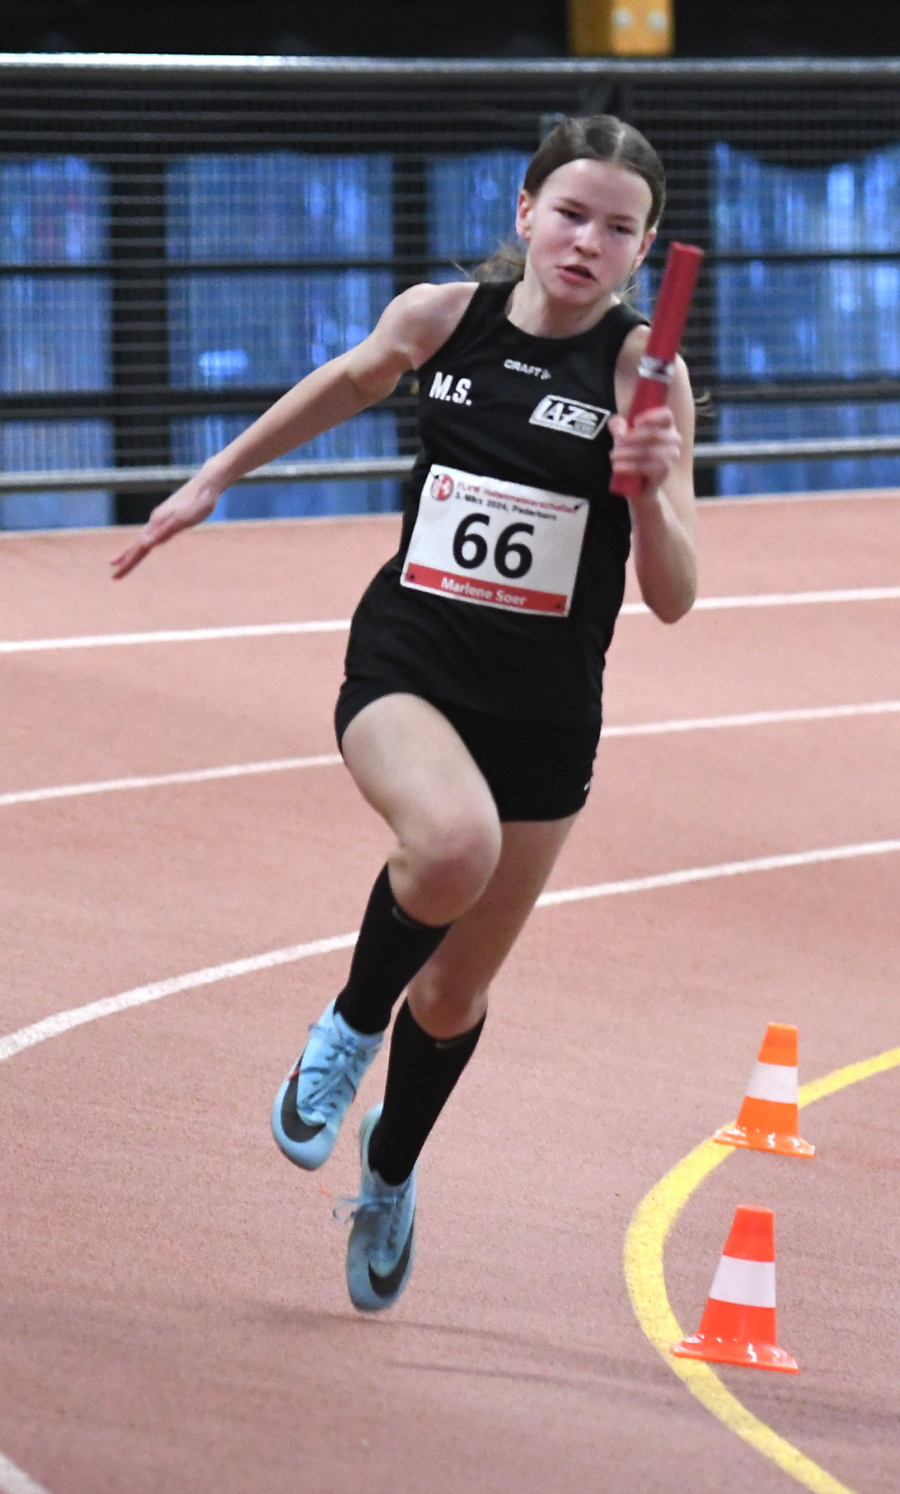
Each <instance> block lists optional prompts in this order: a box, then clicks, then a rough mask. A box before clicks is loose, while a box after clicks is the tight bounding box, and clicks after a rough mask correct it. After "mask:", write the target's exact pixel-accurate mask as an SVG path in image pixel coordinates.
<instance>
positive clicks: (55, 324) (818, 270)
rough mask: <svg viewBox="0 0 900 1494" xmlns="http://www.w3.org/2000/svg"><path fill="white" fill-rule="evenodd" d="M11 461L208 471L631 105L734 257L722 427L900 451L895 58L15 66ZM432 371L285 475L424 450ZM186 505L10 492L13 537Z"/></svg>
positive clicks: (738, 481) (285, 499) (5, 79)
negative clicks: (571, 141)
mask: <svg viewBox="0 0 900 1494" xmlns="http://www.w3.org/2000/svg"><path fill="white" fill-rule="evenodd" d="M0 75H2V84H3V98H4V103H3V109H2V113H0V400H2V411H0V463H2V467H3V469H4V470H5V471H6V472H15V471H30V472H34V471H41V470H47V471H49V470H58V469H69V468H74V469H77V468H81V469H96V468H104V467H110V466H115V467H129V468H133V467H140V466H148V467H149V466H153V467H158V466H165V465H168V464H171V463H186V464H190V463H195V462H199V461H201V460H202V459H203V458H204V457H205V456H206V455H207V454H209V453H210V452H211V451H213V450H215V449H217V448H218V447H219V446H220V445H221V444H222V443H223V441H225V440H227V439H229V438H230V437H231V436H232V435H233V434H235V433H236V432H237V431H239V430H240V429H242V428H243V427H244V426H245V425H246V424H247V423H248V422H249V421H250V420H251V419H252V418H253V417H254V416H255V415H256V414H257V413H259V412H260V411H261V410H262V409H264V408H265V407H266V406H267V405H268V404H270V403H271V402H272V400H273V399H274V398H276V397H277V395H278V394H279V393H281V392H283V390H284V389H285V388H287V387H288V386H289V385H290V384H292V383H293V382H295V381H296V380H297V379H298V378H299V377H301V376H302V375H303V374H304V373H306V372H308V370H309V369H310V368H312V367H315V366H316V365H317V364H318V363H320V362H322V361H323V360H324V359H326V358H329V357H332V356H334V355H335V354H336V353H338V352H340V351H341V350H342V349H343V348H345V347H347V346H350V345H351V344H352V343H354V342H356V341H358V340H359V339H360V338H361V337H362V336H364V335H365V334H366V332H367V331H368V330H369V329H370V327H371V326H372V324H373V322H374V320H375V319H376V317H377V316H378V314H379V313H380V311H381V310H382V308H383V307H384V305H385V304H386V302H387V301H388V300H389V299H390V297H391V296H392V295H394V294H395V293H396V292H397V291H398V290H400V289H402V288H403V287H404V286H405V285H408V284H411V283H413V282H415V281H417V280H420V279H432V280H441V279H446V278H448V277H452V276H455V275H457V274H459V270H458V268H456V266H460V265H461V266H463V267H467V266H471V265H473V264H474V263H476V262H477V261H478V260H480V259H481V258H483V257H484V256H485V255H486V254H488V253H490V252H491V251H492V250H493V249H494V248H495V247H496V246H497V243H498V241H499V240H501V239H503V238H508V237H509V236H510V233H511V230H512V221H513V204H514V198H515V192H516V189H517V187H518V185H519V182H520V180H521V176H522V172H523V170H524V166H525V163H526V162H527V160H528V158H529V156H530V155H531V153H532V152H533V151H534V149H535V147H536V145H537V143H538V141H539V139H540V138H541V135H542V134H543V133H544V132H545V131H546V129H547V128H548V126H549V125H550V124H551V123H552V122H553V120H554V118H555V117H556V116H559V115H563V114H572V113H579V112H590V111H600V110H609V111H611V112H616V113H619V114H621V115H622V116H623V117H625V118H628V119H629V120H631V121H632V122H633V123H634V124H636V125H637V126H638V127H639V128H640V129H642V130H644V132H645V133H646V134H647V135H648V136H649V138H650V139H651V140H652V141H653V142H654V144H655V145H656V146H657V148H658V150H659V151H660V153H661V155H662V156H663V159H664V161H665V162H666V166H667V170H668V175H669V193H670V195H669V206H668V208H667V211H666V215H665V218H664V220H663V227H662V233H661V235H660V242H659V245H658V247H657V248H655V249H654V251H653V255H652V256H651V261H650V264H649V272H648V274H647V276H646V277H645V282H644V285H643V288H642V294H643V296H644V297H645V298H649V297H650V296H652V290H653V286H654V283H655V275H656V274H657V273H658V268H657V270H656V271H654V262H655V264H656V266H657V267H658V265H659V264H660V263H661V260H662V256H663V254H664V252H665V248H666V245H667V244H668V242H669V241H670V240H671V239H672V238H680V239H685V240H688V241H689V242H692V243H697V244H700V245H701V246H702V247H703V248H704V249H705V250H706V251H707V255H708V258H707V263H706V267H705V270H704V274H703V277H702V279H701V283H700V287H699V291H698V295H697V300H696V305H695V308H694V311H693V313H692V316H691V320H690V323H689V326H688V331H687V335H686V341H685V354H686V356H687V358H688V361H689V363H690V365H691V370H692V374H693V377H694V383H695V386H696V388H697V389H698V390H708V391H709V392H710V395H711V397H712V398H711V405H710V410H711V414H710V416H709V418H708V420H707V422H706V424H705V426H701V439H702V440H705V441H707V442H709V441H715V440H721V441H729V442H735V441H737V442H740V441H745V440H747V439H753V438H756V439H766V440H778V439H786V438H801V437H803V438H816V437H817V438H819V439H822V440H826V441H827V440H830V439H833V438H840V437H843V438H848V437H849V438H858V437H865V436H877V435H879V434H880V435H883V436H891V435H895V434H896V432H897V430H898V415H900V215H898V214H897V212H896V202H897V200H898V190H897V189H898V186H900V92H898V89H897V82H898V81H900V64H887V65H886V64H877V63H876V64H871V65H867V64H859V63H856V64H852V65H851V64H833V63H832V64H827V63H825V64H823V63H819V64H776V65H768V66H767V65H765V64H758V65H752V66H744V67H741V66H736V65H733V64H731V65H729V64H714V63H713V64H702V65H691V64H682V63H667V64H655V63H650V64H623V63H618V64H617V63H609V62H605V61H598V62H597V63H596V64H589V63H580V64H572V63H569V64H566V63H559V64H546V65H534V64H515V63H513V64H503V65H496V64H492V65H485V64H481V65H479V64H472V65H465V64H455V65H447V64H440V63H435V64H408V63H407V64H396V65H391V64H383V65H373V64H354V63H352V62H327V61H320V60H316V61H314V62H309V63H307V64H304V65H302V66H300V65H297V66H290V65H288V64H283V65H276V64H274V63H272V62H270V63H260V62H256V63H253V62H252V61H243V62H242V61H240V60H236V59H229V60H228V62H227V65H226V64H225V63H224V62H223V63H222V64H220V65H217V64H216V63H215V62H214V61H210V60H205V61H204V60H201V59H196V58H195V59H184V60H183V61H182V62H178V61H177V60H176V59H155V60H148V59H132V60H131V61H128V60H125V59H118V60H116V59H107V60H106V61H105V62H104V63H103V64H102V65H101V63H100V62H99V60H95V61H94V62H93V63H91V62H89V60H88V59H70V60H69V61H68V62H66V61H65V60H58V59H54V60H53V61H52V62H51V61H49V60H48V59H47V58H35V59H30V60H29V59H27V58H24V57H20V58H10V57H7V58H5V59H3V58H0ZM413 441H414V422H413V411H412V402H411V396H410V392H409V381H404V382H403V384H401V387H400V388H399V389H398V391H397V393H396V394H395V395H394V396H393V397H392V398H391V399H390V400H388V401H386V402H385V403H384V404H383V405H382V406H379V407H378V408H377V409H375V410H372V411H370V412H367V413H366V414H365V415H363V416H361V417H359V419H357V420H356V421H353V422H350V423H349V424H348V425H347V426H345V427H343V428H341V429H339V430H338V431H336V432H332V433H329V434H328V435H327V436H324V437H322V438H320V439H319V441H317V442H313V443H311V444H310V445H309V446H307V447H305V448H304V450H303V451H302V452H301V453H293V454H290V456H289V457H288V458H287V460H291V461H296V460H297V459H298V458H300V457H302V458H309V459H316V460H327V459H329V458H333V459H341V460H342V459H348V458H354V457H355V458H371V457H387V458H389V457H396V456H398V455H404V454H407V453H408V452H410V451H411V450H412V444H413ZM898 481H900V458H898V457H897V456H885V455H880V456H874V457H872V456H868V457H842V458H840V459H839V460H835V459H833V458H832V459H830V460H829V459H826V458H824V457H818V458H810V459H808V460H805V461H790V462H788V461H781V462H780V463H777V464H771V463H769V464H767V465H765V466H759V465H754V464H747V463H746V462H742V463H737V462H720V463H719V464H718V465H717V466H716V467H714V468H712V469H711V470H710V471H709V473H708V474H707V475H706V476H705V478H701V484H702V485H705V490H706V491H710V492H717V493H722V494H731V493H739V492H751V491H764V490H767V489H768V490H774V491H784V490H785V489H790V488H810V487H843V486H865V485H879V486H882V485H891V484H895V483H897V482H898ZM163 491H164V489H162V488H161V489H160V490H158V491H157V492H155V493H152V492H151V493H149V494H140V495H135V494H134V493H133V492H130V491H127V490H125V488H123V489H120V490H118V491H117V490H116V488H115V487H110V488H109V489H100V490H96V491H94V492H90V491H88V492H66V491H55V492H49V491H48V492H46V493H43V494H41V493H34V492H30V493H24V492H23V493H19V494H15V493H13V494H9V493H7V494H5V495H0V527H20V526H28V527H30V526H32V525H34V524H38V525H41V526H44V525H48V524H53V523H79V524H81V523H91V522H94V523H97V522H108V521H110V520H112V519H113V518H115V519H118V520H119V521H127V520H129V519H134V518H137V517H139V516H141V515H142V514H143V513H144V512H146V511H147V509H148V507H149V506H150V504H151V503H152V502H153V501H157V500H158V498H159V497H160V496H161V494H162V492H163ZM397 497H398V488H397V484H396V482H395V481H385V480H378V479H372V480H369V481H367V482H365V483H353V482H348V481H347V480H333V481H330V482H325V481H323V482H318V481H317V482H314V483H303V484H300V483H290V482H286V483H282V482H279V483H275V482H268V483H263V484H256V485H255V486H253V487H252V488H251V487H248V488H241V489H235V490H232V492H231V493H229V494H228V495H226V497H225V498H224V499H223V502H222V504H221V505H220V511H221V515H222V516H223V517H228V516H234V515H241V516H244V515H250V514H265V513H315V512H347V511H359V510H365V509H374V510H377V509H383V508H389V507H393V506H395V504H396V502H397Z"/></svg>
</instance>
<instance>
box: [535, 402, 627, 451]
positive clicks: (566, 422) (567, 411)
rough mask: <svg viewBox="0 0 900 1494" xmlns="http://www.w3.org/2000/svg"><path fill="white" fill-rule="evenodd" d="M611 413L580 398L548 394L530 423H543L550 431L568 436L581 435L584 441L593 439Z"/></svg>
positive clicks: (536, 409)
mask: <svg viewBox="0 0 900 1494" xmlns="http://www.w3.org/2000/svg"><path fill="white" fill-rule="evenodd" d="M611 414H612V411H611V410H601V408H600V406H599V405H586V404H584V403H583V401H582V400H580V399H562V398H561V397H560V396H559V395H558V394H546V395H545V396H544V398H543V399H542V400H541V402H540V404H539V405H538V406H537V407H536V408H535V410H534V413H533V414H532V416H531V419H530V420H529V422H528V424H529V425H543V426H546V428H547V430H549V431H562V432H563V434H564V435H566V436H581V438H582V440H584V441H593V440H595V439H596V437H597V436H599V434H600V432H601V431H602V429H603V427H604V426H605V424H606V422H607V420H608V419H609V417H610V415H611Z"/></svg>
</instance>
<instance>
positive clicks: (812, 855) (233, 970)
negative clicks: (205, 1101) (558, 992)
mask: <svg viewBox="0 0 900 1494" xmlns="http://www.w3.org/2000/svg"><path fill="white" fill-rule="evenodd" d="M898 851H900V840H873V841H862V842H859V843H857V844H855V845H846V846H825V847H822V848H821V849H819V850H815V851H796V852H790V853H788V854H786V855H780V856H759V857H756V858H755V859H753V860H749V861H725V862H721V863H720V864H719V865H716V866H694V867H687V868H685V869H683V870H681V871H672V872H659V873H656V874H655V875H652V876H648V877H631V878H629V879H628V880H626V881H622V882H598V883H597V884H596V885H595V886H592V887H568V888H562V889H561V890H559V891H556V892H545V893H543V894H542V895H541V897H539V898H538V901H537V907H539V908H552V907H556V906H557V905H558V904H560V903H576V902H584V901H587V900H589V899H592V898H600V897H621V896H622V895H624V894H626V893H631V892H653V891H656V890H657V889H659V888H665V887H682V886H685V885H687V884H688V883H691V882H711V881H714V880H715V879H717V878H719V877H740V876H747V875H749V874H751V873H753V872H767V871H780V870H786V869H789V868H791V867H799V866H818V865H821V864H823V863H825V862H829V861H849V860H852V859H855V858H857V857H861V856H886V855H889V854H891V853H895V852H898ZM355 943H356V932H354V933H352V934H336V935H335V936H334V937H333V938H330V939H313V940H312V941H311V942H310V943H308V944H293V945H289V946H288V947H287V948H286V949H272V950H269V951H268V952H267V953H266V954H261V955H250V956H249V957H248V958H246V959H243V960H230V961H228V962H227V963H226V964H224V965H210V966H208V967H207V968H206V969H205V970H192V971H190V972H189V973H188V974H187V975H174V976H171V977H170V978H169V979H168V980H158V981H153V982H152V983H151V984H150V985H146V986H137V987H136V988H135V989H134V990H131V991H123V992H122V993H121V994H120V995H118V996H106V997H104V998H102V999H101V1000H99V1001H91V1002H89V1003H88V1004H87V1005H86V1006H76V1007H71V1008H70V1009H69V1010H68V1011H63V1012H56V1013H55V1015H53V1016H51V1017H44V1018H43V1019H42V1020H41V1021H39V1022H33V1023H31V1024H30V1025H29V1026H28V1027H21V1028H19V1030H18V1032H12V1033H10V1034H9V1036H8V1037H5V1038H0V1061H2V1060H3V1059H6V1058H12V1057H13V1056H14V1054H16V1053H21V1052H22V1051H23V1049H25V1048H31V1047H33V1046H34V1045H35V1044H36V1043H43V1042H45V1041H46V1040H47V1039H48V1038H52V1037H58V1036H59V1035H60V1033H63V1032H69V1031H70V1030H71V1029H72V1028H73V1027H81V1026H83V1025H84V1023H86V1022H96V1021H97V1020H98V1019H99V1018H100V1017H111V1016H113V1015H114V1014H115V1013H116V1012H123V1011H127V1010H129V1009H130V1008H131V1007H136V1006H144V1005H146V1003H147V1002H149V1001H159V1000H161V999H162V997H164V996H175V995H177V994H178V992H179V991H192V990H195V989H196V988H197V987H198V986H211V985H215V984H216V983H217V982H218V981H222V980H234V979H235V978H236V977H237V976H240V975H253V974H255V973H256V972H257V971H259V970H271V969H274V968H275V967H276V966H277V965H291V964H294V963H295V962H296V961H298V960H308V959H312V958H313V957H314V956H315V955H321V954H331V953H332V952H333V951H335V950H340V949H351V948H352V947H353V945H354V944H355Z"/></svg>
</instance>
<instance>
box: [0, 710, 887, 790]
mask: <svg viewBox="0 0 900 1494" xmlns="http://www.w3.org/2000/svg"><path fill="white" fill-rule="evenodd" d="M896 715H900V700H873V701H863V702H860V703H859V704H858V705H839V706H801V707H798V708H797V709H796V710H785V711H745V712H743V713H741V714H737V715H731V716H688V717H681V718H678V717H675V718H673V719H671V720H669V721H635V722H628V723H622V724H620V725H612V726H605V727H604V728H603V738H602V740H603V741H604V742H607V741H609V740H610V738H620V737H661V736H668V735H670V734H678V733H683V732H691V731H722V730H727V729H729V728H741V727H752V726H787V725H792V724H794V723H796V724H801V725H802V724H803V723H806V722H812V721H848V720H852V719H854V718H855V717H858V716H896ZM342 762H343V758H342V757H341V755H340V753H339V752H323V753H319V754H318V755H317V756H315V757H280V758H267V759H265V760H264V761H261V762H254V763H228V764H226V765H225V766H223V767H218V768H188V769H185V770H183V771H181V772H178V773H156V774H148V775H145V776H144V777H137V778H101V779H99V780H96V781H95V782H93V783H61V784H54V785H51V786H50V787H49V788H34V789H19V790H17V791H15V792H12V793H6V794H0V809H4V808H11V807H12V806H14V805H16V804H41V803H43V802H45V801H46V800H50V799H78V798H82V797H83V796H85V795H90V794H114V793H124V792H127V791H129V790H134V789H149V788H168V787H170V786H172V785H175V784H180V783H212V782H214V781H215V780H216V779H219V778H244V777H251V776H253V775H254V774H258V773H288V772H292V771H297V770H299V769H303V768H333V767H338V766H339V765H340V764H341V763H342Z"/></svg>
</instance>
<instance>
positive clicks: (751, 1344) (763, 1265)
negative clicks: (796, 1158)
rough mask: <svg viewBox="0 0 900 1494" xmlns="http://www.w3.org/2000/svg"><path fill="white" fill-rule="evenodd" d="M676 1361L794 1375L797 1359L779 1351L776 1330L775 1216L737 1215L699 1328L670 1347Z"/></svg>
mask: <svg viewBox="0 0 900 1494" xmlns="http://www.w3.org/2000/svg"><path fill="white" fill-rule="evenodd" d="M672 1353H673V1354H676V1355H677V1356H678V1357H679V1358H680V1359H703V1360H707V1361H709V1362H710V1363H712V1364H743V1365H747V1366H748V1367H749V1368H751V1369H768V1370H783V1371H784V1372H785V1374H788V1375H796V1374H797V1372H798V1369H797V1363H796V1360H794V1359H792V1358H791V1356H790V1354H786V1353H785V1352H784V1349H779V1347H778V1334H777V1331H776V1327H775V1216H774V1215H773V1213H772V1210H771V1209H749V1208H746V1207H744V1205H743V1204H740V1205H739V1206H738V1207H737V1209H736V1210H735V1214H734V1223H733V1224H732V1226H731V1233H730V1234H729V1236H728V1239H727V1240H726V1242H725V1249H724V1251H723V1252H722V1258H721V1260H720V1261H719V1266H718V1269H717V1271H716V1274H715V1276H714V1278H713V1284H712V1287H711V1288H710V1293H709V1298H708V1300H707V1303H706V1308H705V1311H704V1313H703V1318H702V1320H701V1322H700V1327H699V1328H698V1330H697V1332H696V1333H695V1334H694V1335H693V1336H692V1337H691V1338H684V1339H682V1340H681V1343H678V1344H673V1345H672Z"/></svg>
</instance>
